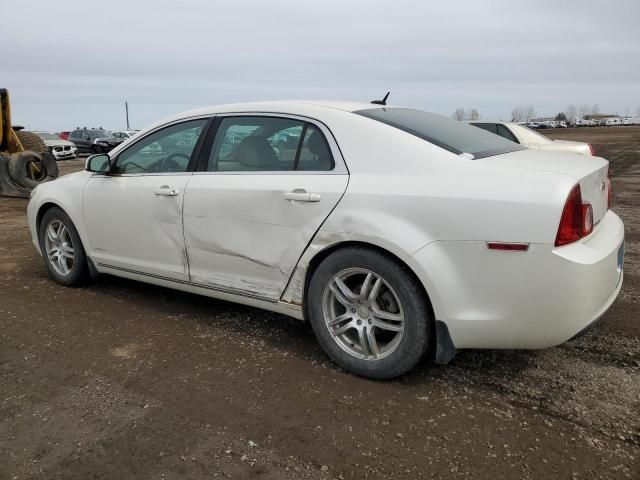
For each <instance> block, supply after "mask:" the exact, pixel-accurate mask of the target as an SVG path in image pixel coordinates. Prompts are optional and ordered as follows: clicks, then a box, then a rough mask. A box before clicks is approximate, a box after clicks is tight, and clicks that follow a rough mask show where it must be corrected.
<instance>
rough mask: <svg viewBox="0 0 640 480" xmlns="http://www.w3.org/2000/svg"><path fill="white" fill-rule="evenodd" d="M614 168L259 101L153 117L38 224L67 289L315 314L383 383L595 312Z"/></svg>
mask: <svg viewBox="0 0 640 480" xmlns="http://www.w3.org/2000/svg"><path fill="white" fill-rule="evenodd" d="M503 126H504V125H503ZM285 132H286V135H287V136H288V137H291V136H295V137H296V138H297V145H296V148H291V149H289V148H280V147H277V146H276V145H275V144H276V143H277V144H280V145H281V144H282V137H283V135H284V134H285ZM290 141H291V140H290V139H287V140H286V143H287V144H288V143H289V142H290ZM153 144H155V145H157V149H156V150H155V153H153V154H150V153H145V149H147V148H148V147H149V146H150V145H153ZM286 146H287V147H288V145H286ZM191 173H194V174H193V175H191ZM607 174H608V162H607V161H606V160H604V159H602V158H597V157H583V156H580V155H577V154H570V153H559V152H548V151H547V152H539V151H535V150H532V149H527V148H524V147H523V146H522V145H518V144H517V143H515V142H513V141H509V140H506V139H505V138H501V137H500V136H498V135H494V134H490V133H488V132H486V131H485V130H483V129H481V128H476V127H474V126H471V125H469V124H467V123H462V122H457V121H455V120H452V119H449V118H445V117H442V116H439V115H435V114H431V113H427V112H423V111H420V110H415V109H410V108H398V107H393V106H388V105H372V104H367V103H347V102H312V101H309V102H302V101H298V102H262V103H252V104H237V105H225V106H218V107H209V108H203V109H200V110H195V111H191V112H186V113H182V114H179V115H176V116H173V117H171V118H167V119H165V120H162V121H160V122H158V123H156V124H154V125H153V126H151V127H149V128H147V129H146V130H144V131H142V132H140V133H139V134H138V135H136V136H135V137H134V138H133V139H131V141H127V142H125V143H123V144H121V145H120V146H119V147H117V148H116V149H114V150H113V151H112V152H110V153H109V154H99V155H94V156H92V157H90V158H89V159H88V160H87V165H86V170H85V171H83V172H77V173H74V174H70V175H65V176H64V177H62V178H61V179H59V180H57V181H55V182H50V183H44V184H41V185H40V186H38V188H37V189H36V190H34V193H33V196H32V197H31V200H30V202H29V206H28V209H27V215H28V224H29V228H30V231H31V235H32V238H33V243H34V245H35V246H36V248H37V249H38V251H39V252H40V253H41V254H42V257H43V260H44V263H45V266H46V268H47V270H48V272H49V273H50V275H51V277H52V278H53V279H55V280H56V281H58V282H60V283H61V284H63V285H68V286H71V285H79V284H81V282H82V281H83V280H84V279H85V278H86V277H87V275H88V274H89V272H90V271H91V272H93V273H94V274H96V273H97V272H102V273H108V274H113V275H117V276H122V277H126V278H130V279H135V280H140V281H143V282H148V283H152V284H157V285H162V286H166V287H171V288H175V289H180V290H184V291H189V292H193V293H199V294H203V295H208V296H211V297H215V298H220V299H224V300H229V301H234V302H238V303H242V304H246V305H252V306H255V307H259V308H263V309H266V310H271V311H275V312H280V313H283V314H286V315H290V316H292V317H294V318H298V319H300V320H309V321H310V322H311V326H312V327H313V331H314V333H315V335H316V337H317V339H318V341H319V343H320V344H321V345H322V347H323V348H324V350H325V351H326V352H327V354H328V355H329V356H330V357H331V358H332V359H333V360H334V361H335V362H337V363H338V364H339V365H341V366H342V367H343V368H345V369H346V370H348V371H351V372H354V373H356V374H358V375H363V376H366V377H370V378H391V377H395V376H398V375H401V374H403V373H405V372H407V371H408V370H410V369H411V368H413V367H414V366H415V365H416V364H417V363H418V362H420V360H421V359H422V358H423V357H424V356H425V355H427V354H433V355H435V358H436V360H437V361H438V362H441V363H446V362H447V361H448V360H450V359H451V358H452V357H453V355H455V352H456V350H457V349H461V348H507V349H511V348H530V349H535V348H547V347H551V346H554V345H557V344H560V343H563V342H565V341H567V340H569V339H570V338H572V337H574V336H575V335H576V334H577V333H578V332H580V331H582V330H583V329H584V328H586V327H587V326H589V325H590V324H591V323H592V322H594V321H595V320H597V319H598V318H600V317H601V316H602V315H603V313H604V312H605V311H606V310H607V309H608V308H609V306H610V305H611V304H612V303H613V301H614V300H615V298H616V297H617V295H618V293H619V291H620V288H621V286H622V278H623V273H622V252H623V241H624V226H623V224H622V221H621V220H620V218H619V217H618V216H617V215H616V214H615V213H614V212H612V211H611V210H610V208H609V206H610V203H609V202H610V198H611V185H610V182H609V180H608V176H607Z"/></svg>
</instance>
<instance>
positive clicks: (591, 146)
mask: <svg viewBox="0 0 640 480" xmlns="http://www.w3.org/2000/svg"><path fill="white" fill-rule="evenodd" d="M588 145H589V151H590V152H591V156H592V157H595V156H596V151H595V150H594V149H593V145H591V144H590V143H589V144H588Z"/></svg>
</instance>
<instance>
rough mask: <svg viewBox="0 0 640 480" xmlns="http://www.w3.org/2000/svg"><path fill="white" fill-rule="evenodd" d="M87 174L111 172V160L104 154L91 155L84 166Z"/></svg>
mask: <svg viewBox="0 0 640 480" xmlns="http://www.w3.org/2000/svg"><path fill="white" fill-rule="evenodd" d="M84 169H85V170H86V171H87V172H95V173H109V172H110V171H111V158H110V157H109V155H107V154H106V153H99V154H97V155H91V156H90V157H89V158H87V163H86V164H85V166H84Z"/></svg>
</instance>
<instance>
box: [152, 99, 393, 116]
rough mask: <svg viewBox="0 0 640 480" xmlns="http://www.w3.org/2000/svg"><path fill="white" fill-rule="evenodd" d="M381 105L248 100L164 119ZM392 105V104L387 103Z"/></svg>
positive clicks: (200, 109)
mask: <svg viewBox="0 0 640 480" xmlns="http://www.w3.org/2000/svg"><path fill="white" fill-rule="evenodd" d="M381 107H382V106H380V105H374V104H371V103H367V102H347V101H335V100H279V101H266V102H246V103H228V104H223V105H213V106H209V107H203V108H198V109H195V110H189V111H186V112H181V113H178V114H176V115H174V116H172V117H169V118H167V119H164V121H168V120H171V119H172V118H174V119H176V120H178V119H180V118H185V117H195V116H200V115H213V114H216V113H234V112H269V113H290V114H293V115H296V114H297V115H309V114H313V113H317V112H318V111H319V110H324V109H334V110H342V111H345V112H354V111H357V110H365V109H370V108H381ZM387 107H392V105H387Z"/></svg>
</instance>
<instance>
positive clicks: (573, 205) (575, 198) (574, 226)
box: [555, 184, 593, 247]
mask: <svg viewBox="0 0 640 480" xmlns="http://www.w3.org/2000/svg"><path fill="white" fill-rule="evenodd" d="M592 231H593V208H592V207H591V204H590V203H589V202H585V203H582V191H581V190H580V184H576V185H575V187H573V188H572V189H571V192H570V193H569V197H568V198H567V202H566V203H565V204H564V210H563V211H562V217H561V218H560V225H559V226H558V234H557V235H556V243H555V245H556V247H559V246H561V245H566V244H568V243H572V242H575V241H577V240H580V239H581V238H582V237H584V236H586V235H589V234H590V233H591V232H592Z"/></svg>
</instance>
